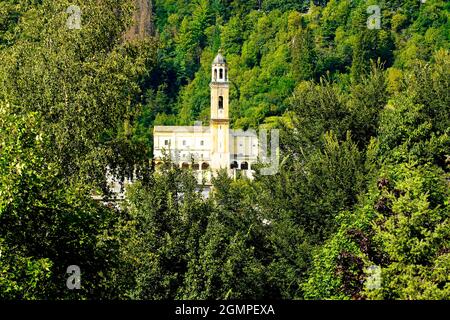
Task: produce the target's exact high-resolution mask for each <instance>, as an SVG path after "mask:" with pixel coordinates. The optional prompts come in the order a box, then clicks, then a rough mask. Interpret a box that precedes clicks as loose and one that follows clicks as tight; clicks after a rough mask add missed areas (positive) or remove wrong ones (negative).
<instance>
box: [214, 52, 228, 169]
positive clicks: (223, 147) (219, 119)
mask: <svg viewBox="0 0 450 320" xmlns="http://www.w3.org/2000/svg"><path fill="white" fill-rule="evenodd" d="M210 88H211V122H210V127H211V147H212V150H211V151H212V152H211V157H212V159H211V160H212V161H211V165H212V168H213V169H221V168H224V169H229V167H230V151H229V150H230V147H229V146H230V141H229V139H230V120H229V118H228V111H229V93H230V85H229V82H228V65H227V61H226V59H225V58H224V57H223V56H222V54H221V53H220V51H219V53H218V55H217V56H216V58H215V59H214V61H213V63H212V79H211V84H210Z"/></svg>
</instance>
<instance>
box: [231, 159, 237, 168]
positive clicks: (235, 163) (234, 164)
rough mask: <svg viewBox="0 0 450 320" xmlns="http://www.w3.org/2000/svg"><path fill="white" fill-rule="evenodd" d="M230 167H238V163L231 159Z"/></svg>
mask: <svg viewBox="0 0 450 320" xmlns="http://www.w3.org/2000/svg"><path fill="white" fill-rule="evenodd" d="M230 168H231V169H239V165H238V163H237V161H233V162H232V163H231V165H230Z"/></svg>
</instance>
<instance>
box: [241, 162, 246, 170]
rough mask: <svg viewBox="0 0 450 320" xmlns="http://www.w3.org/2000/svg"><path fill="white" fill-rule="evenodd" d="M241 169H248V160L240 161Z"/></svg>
mask: <svg viewBox="0 0 450 320" xmlns="http://www.w3.org/2000/svg"><path fill="white" fill-rule="evenodd" d="M241 169H242V170H248V162H242V163H241Z"/></svg>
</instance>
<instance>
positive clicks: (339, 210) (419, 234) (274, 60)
mask: <svg viewBox="0 0 450 320" xmlns="http://www.w3.org/2000/svg"><path fill="white" fill-rule="evenodd" d="M75 2H77V1H75ZM78 3H79V6H80V7H81V10H82V12H83V13H82V28H81V29H69V28H67V27H66V20H67V18H68V14H67V13H65V12H66V8H67V7H68V6H69V5H71V4H73V3H72V2H71V1H63V0H58V1H48V0H42V1H26V0H8V1H1V2H0V299H244V298H255V299H258V298H284V299H449V298H450V276H449V275H450V95H449V79H450V51H449V50H450V46H449V41H450V39H449V34H450V32H449V31H450V30H449V29H450V25H449V22H448V16H449V11H450V10H449V9H450V4H449V3H448V2H446V1H442V0H428V1H427V2H426V3H421V2H420V1H415V0H414V1H413V0H408V1H378V2H376V1H363V0H343V1H336V0H330V1H309V0H308V1H281V0H259V1H257V0H255V1H241V0H197V1H186V0H155V1H152V5H153V6H152V7H153V21H152V23H153V24H154V29H155V30H156V34H155V35H151V36H148V37H146V38H145V39H141V38H134V39H125V38H124V36H123V35H124V33H125V32H126V31H127V30H128V29H129V28H130V26H131V25H132V23H133V22H132V16H133V7H134V6H133V4H134V3H135V1H133V0H120V1H113V0H101V1H97V0H89V1H78ZM372 4H378V5H380V7H381V12H382V17H381V29H379V30H377V29H374V30H369V29H368V28H367V19H368V17H369V15H370V14H368V13H367V7H368V6H369V5H372ZM219 48H220V49H221V50H222V51H223V53H224V55H225V56H226V58H227V60H228V63H229V67H230V80H231V83H232V86H231V109H230V110H231V118H232V124H233V126H234V127H235V128H255V129H256V128H258V127H259V126H260V125H262V126H263V127H266V128H278V129H280V130H281V136H280V153H281V161H280V170H279V172H278V173H277V174H275V175H271V176H264V175H261V174H260V172H259V170H257V172H256V173H255V179H254V180H252V181H249V180H246V179H243V178H239V179H231V178H229V177H228V176H227V175H226V173H220V174H219V176H218V177H217V178H215V179H214V181H213V186H214V187H213V190H212V192H211V194H210V196H209V197H205V196H204V195H203V194H202V193H201V192H200V191H199V190H198V187H197V185H196V182H195V180H194V179H193V177H192V176H191V175H190V173H189V172H188V171H183V170H179V169H177V168H174V167H173V166H172V165H171V164H170V162H169V161H168V160H167V162H166V163H165V164H164V166H163V168H162V170H160V171H154V170H153V168H152V165H151V161H149V158H150V157H151V155H152V152H151V150H152V127H153V125H155V124H166V125H170V124H180V125H182V124H190V123H192V122H193V121H194V120H201V121H203V122H205V123H207V122H208V121H209V107H210V106H209V104H210V97H209V94H210V92H209V82H210V66H211V61H212V60H213V58H214V56H215V54H216V53H217V51H218V50H219ZM107 167H109V168H111V169H114V170H115V172H116V174H117V175H118V176H120V177H122V178H125V177H127V176H130V175H131V174H132V172H135V173H136V174H137V176H138V181H136V182H135V183H134V184H133V185H132V186H131V187H129V188H128V189H127V198H126V200H125V201H123V202H122V203H120V207H119V206H113V205H110V204H104V203H102V202H99V201H94V200H93V199H92V197H91V195H92V194H93V192H95V193H96V194H98V193H105V192H107V185H106V181H105V172H106V169H107ZM106 195H107V194H106ZM70 265H78V266H80V268H81V272H82V274H81V290H69V289H68V288H67V287H66V280H67V278H68V276H69V275H68V274H66V269H67V267H68V266H70ZM373 266H376V267H378V268H380V270H381V285H380V286H379V287H378V288H371V287H368V286H366V285H365V284H366V283H367V281H368V279H369V277H370V273H369V272H368V270H369V269H370V268H371V267H373Z"/></svg>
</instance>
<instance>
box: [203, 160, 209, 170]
mask: <svg viewBox="0 0 450 320" xmlns="http://www.w3.org/2000/svg"><path fill="white" fill-rule="evenodd" d="M208 169H209V164H207V163H206V162H203V163H202V170H208Z"/></svg>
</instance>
